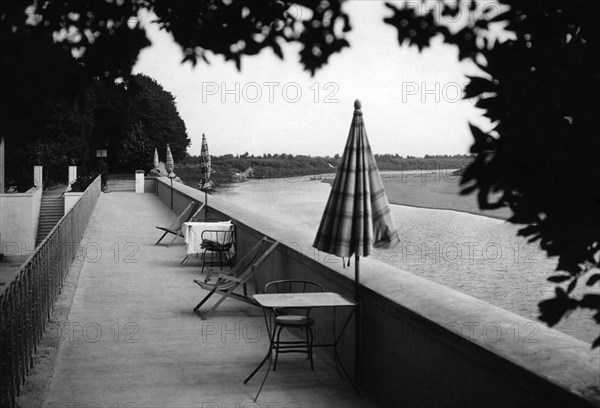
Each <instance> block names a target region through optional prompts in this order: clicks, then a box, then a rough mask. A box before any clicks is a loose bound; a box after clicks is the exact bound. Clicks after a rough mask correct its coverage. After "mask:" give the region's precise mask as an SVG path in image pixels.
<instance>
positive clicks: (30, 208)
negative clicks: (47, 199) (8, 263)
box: [0, 188, 42, 261]
mask: <svg viewBox="0 0 600 408" xmlns="http://www.w3.org/2000/svg"><path fill="white" fill-rule="evenodd" d="M41 201H42V189H41V188H32V189H30V190H29V191H27V192H26V193H12V194H0V213H1V215H0V220H1V224H0V252H2V253H3V254H4V255H5V256H6V257H7V258H8V259H10V260H15V261H18V260H25V258H27V256H29V255H31V254H32V253H33V252H34V250H35V238H36V233H37V226H38V222H39V216H40V205H41Z"/></svg>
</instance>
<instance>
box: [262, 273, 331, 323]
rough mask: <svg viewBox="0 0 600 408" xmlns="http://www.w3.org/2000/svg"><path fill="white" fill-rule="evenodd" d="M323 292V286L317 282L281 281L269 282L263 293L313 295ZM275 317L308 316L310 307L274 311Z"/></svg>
mask: <svg viewBox="0 0 600 408" xmlns="http://www.w3.org/2000/svg"><path fill="white" fill-rule="evenodd" d="M315 292H323V286H321V285H319V284H318V283H317V282H312V281H307V280H302V279H282V280H276V281H273V282H269V283H267V284H266V285H265V293H315ZM274 311H275V313H276V314H277V315H304V316H308V314H309V313H310V307H293V308H291V307H289V308H285V309H275V310H274Z"/></svg>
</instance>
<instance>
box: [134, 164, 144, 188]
mask: <svg viewBox="0 0 600 408" xmlns="http://www.w3.org/2000/svg"><path fill="white" fill-rule="evenodd" d="M135 192H136V193H143V192H144V170H136V171H135Z"/></svg>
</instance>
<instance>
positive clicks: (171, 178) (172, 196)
mask: <svg viewBox="0 0 600 408" xmlns="http://www.w3.org/2000/svg"><path fill="white" fill-rule="evenodd" d="M172 209H173V178H171V210H172Z"/></svg>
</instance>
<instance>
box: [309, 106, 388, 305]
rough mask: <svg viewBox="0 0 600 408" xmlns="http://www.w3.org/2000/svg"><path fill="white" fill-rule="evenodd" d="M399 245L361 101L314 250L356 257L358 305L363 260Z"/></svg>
mask: <svg viewBox="0 0 600 408" xmlns="http://www.w3.org/2000/svg"><path fill="white" fill-rule="evenodd" d="M398 242H399V238H398V232H397V230H396V227H395V225H394V221H393V219H392V217H391V210H390V206H389V204H388V200H387V197H386V195H385V191H384V189H383V183H382V182H381V177H380V176H379V171H378V170H377V164H376V163H375V158H374V157H373V153H372V152H371V147H370V145H369V141H368V139H367V132H366V130H365V125H364V123H363V118H362V111H361V103H360V101H359V100H358V99H357V100H356V101H355V102H354V116H353V118H352V125H351V126H350V133H349V135H348V141H347V142H346V148H345V149H344V155H343V157H342V162H341V164H340V165H339V167H338V170H337V173H336V176H335V180H334V182H333V187H332V189H331V193H330V195H329V200H328V201H327V205H326V206H325V211H324V213H323V217H322V218H321V225H320V226H319V230H318V232H317V236H316V238H315V241H314V243H313V246H314V247H315V248H317V249H318V250H320V251H323V252H326V253H329V254H333V255H337V256H341V257H348V258H350V257H351V256H352V255H354V256H355V259H356V262H355V282H354V284H355V297H356V300H357V301H358V300H359V295H358V288H359V277H360V268H359V257H360V256H363V257H364V256H368V255H369V254H371V250H372V248H373V247H377V248H379V247H381V248H391V247H393V246H394V245H396V244H397V243H398Z"/></svg>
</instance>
